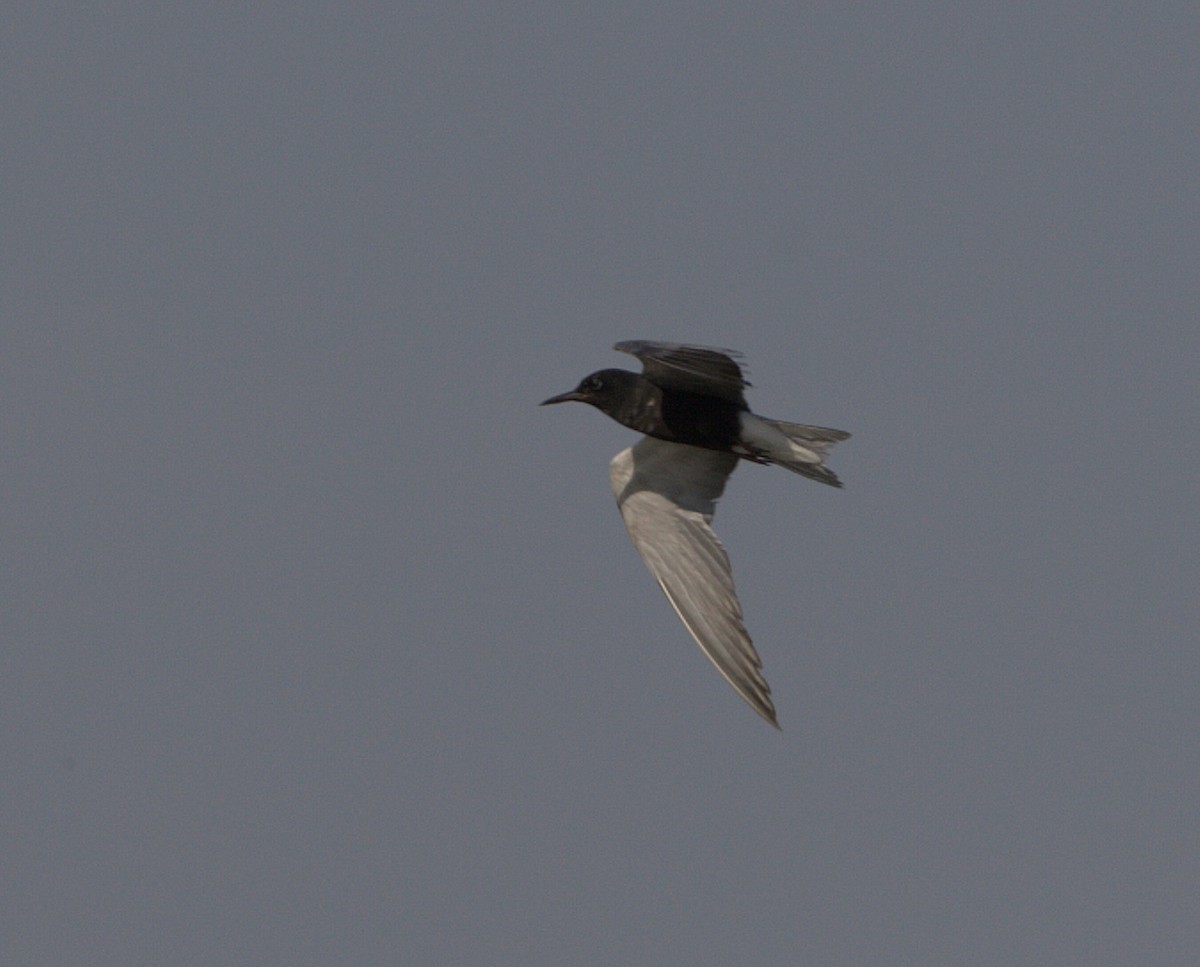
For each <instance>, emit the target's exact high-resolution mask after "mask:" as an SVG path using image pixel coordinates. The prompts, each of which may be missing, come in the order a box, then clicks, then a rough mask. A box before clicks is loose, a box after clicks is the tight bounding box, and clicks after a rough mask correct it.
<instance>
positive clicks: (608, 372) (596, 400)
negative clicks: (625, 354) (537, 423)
mask: <svg viewBox="0 0 1200 967" xmlns="http://www.w3.org/2000/svg"><path fill="white" fill-rule="evenodd" d="M641 380H642V377H641V376H639V375H638V374H637V373H630V372H627V371H626V370H623V369H602V370H600V371H599V372H595V373H592V375H590V376H585V377H584V378H583V379H582V380H581V381H580V383H579V385H578V386H576V387H575V388H574V389H573V390H571V391H570V392H569V393H559V394H558V396H551V397H550V399H548V400H543V401H542V403H541V405H542V406H547V405H549V404H550V403H566V402H569V401H571V400H575V401H577V402H579V403H590V404H591V405H592V406H594V407H596V409H598V410H600V411H601V412H604V413H607V414H609V415H610V416H611V415H612V414H614V413H615V412H617V410H618V409H619V408H620V407H621V404H622V403H624V402H625V401H626V400H627V399H628V398H629V396H630V394H631V393H633V392H634V390H635V388H636V387H637V386H638V384H639V383H640V382H641Z"/></svg>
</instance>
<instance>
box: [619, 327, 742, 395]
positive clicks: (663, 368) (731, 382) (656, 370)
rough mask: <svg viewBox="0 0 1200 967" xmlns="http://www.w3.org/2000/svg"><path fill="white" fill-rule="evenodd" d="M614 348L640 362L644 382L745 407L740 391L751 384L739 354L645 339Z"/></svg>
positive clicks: (727, 350)
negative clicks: (744, 374) (745, 375)
mask: <svg viewBox="0 0 1200 967" xmlns="http://www.w3.org/2000/svg"><path fill="white" fill-rule="evenodd" d="M613 349H616V350H618V351H620V352H623V353H629V354H630V355H631V356H636V357H637V358H638V359H640V360H641V361H642V373H643V374H644V375H645V377H646V379H648V380H650V382H652V383H654V384H655V385H656V386H660V387H662V388H663V389H676V390H682V391H684V392H686V393H701V394H704V395H706V396H716V397H719V398H721V399H726V400H732V401H733V402H735V403H741V404H743V405H745V402H746V399H745V396H744V395H743V392H742V391H743V390H744V389H745V388H746V387H747V386H749V385H750V384H749V383H747V382H746V380H745V378H744V377H743V375H742V369H741V367H740V366H739V365H738V363H737V360H738V359H740V358H741V357H740V354H738V353H736V352H734V351H733V350H732V349H711V348H709V347H707V346H685V345H683V344H682V343H675V342H650V341H648V340H645V339H631V340H628V341H627V342H619V343H617V344H616V345H615V346H613Z"/></svg>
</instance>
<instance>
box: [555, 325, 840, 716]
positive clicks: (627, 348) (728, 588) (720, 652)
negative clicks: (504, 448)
mask: <svg viewBox="0 0 1200 967" xmlns="http://www.w3.org/2000/svg"><path fill="white" fill-rule="evenodd" d="M613 348H614V349H616V350H619V351H620V352H623V353H629V354H630V355H632V356H636V357H637V358H638V359H639V360H641V363H642V372H641V374H640V375H639V374H638V373H631V372H628V371H626V370H623V369H602V370H600V371H599V372H595V373H592V374H591V375H590V376H586V377H584V379H583V381H582V382H580V384H579V385H578V386H576V387H575V389H573V390H571V391H570V392H569V393H560V394H559V395H558V396H552V397H550V399H548V400H545V401H543V403H542V404H541V405H542V406H546V405H547V404H549V403H565V402H567V401H569V400H576V401H578V402H580V403H590V404H591V405H592V406H594V407H596V409H598V410H600V411H601V412H602V413H606V414H607V415H608V416H610V417H612V418H613V419H614V420H616V421H617V422H618V423H621V424H624V425H625V426H627V427H629V428H630V429H631V430H637V431H638V432H639V433H644V434H645V436H644V437H643V438H642V439H641V440H639V441H638V442H637V443H635V444H634V445H633V446H632V447H630V448H629V449H627V450H622V451H621V452H620V453H618V454H617V455H616V456H615V457H613V459H612V462H611V463H610V464H609V478H610V480H611V483H612V489H613V493H614V494H615V495H616V498H617V507H618V508H619V509H620V511H621V517H622V519H623V520H624V521H625V529H626V530H627V531H629V536H630V538H632V540H633V544H634V546H635V547H636V548H637V550H638V553H639V554H640V555H641V556H642V560H643V561H645V562H646V566H647V567H648V568H649V569H650V573H651V574H653V575H654V579H655V580H656V581H657V582H658V586H659V587H660V588H662V590H663V593H664V594H665V595H666V596H667V600H668V601H670V602H671V606H672V607H673V608H674V609H675V613H676V614H677V615H679V619H680V620H681V621H682V622H683V624H684V627H686V628H687V630H688V632H689V633H690V634H691V636H692V637H693V638H694V639H695V640H696V644H698V645H699V646H700V649H701V650H702V651H703V652H704V654H705V655H706V656H707V657H708V660H709V661H711V662H712V663H713V665H714V666H715V667H716V669H717V671H719V672H720V673H721V675H722V676H723V677H724V679H725V680H726V681H727V682H729V684H730V685H732V686H733V687H734V689H736V691H737V693H738V694H739V695H741V696H742V698H744V699H745V700H746V701H747V702H748V703H749V705H750V707H751V708H753V709H754V711H756V712H757V713H758V714H759V715H761V716H762V717H763V718H764V719H766V720H767V721H768V722H770V723H771V724H772V725H773V726H775V728H779V722H778V720H777V718H776V716H775V706H774V704H773V703H772V702H771V689H770V686H768V685H767V680H766V679H765V678H763V675H762V660H761V659H760V658H759V657H758V652H757V651H755V650H754V644H753V643H752V642H751V640H750V635H749V634H747V633H746V627H745V625H744V624H743V623H742V606H741V604H740V603H739V602H738V599H737V593H736V591H735V590H734V586H733V573H732V571H731V569H730V566H729V557H728V555H727V554H726V553H725V548H724V547H722V546H721V542H720V541H719V540H718V539H717V535H716V534H714V533H713V531H712V528H711V527H710V526H709V525H710V524H711V523H712V517H713V513H714V511H715V510H716V501H717V498H718V497H720V496H721V494H722V493H723V492H724V490H725V483H726V481H728V479H729V475H730V474H732V473H733V471H734V468H735V467H736V466H737V463H738V460H739V459H740V460H749V461H752V462H753V463H761V464H775V465H777V466H780V467H786V468H787V469H788V470H791V471H792V472H794V473H798V474H801V475H802V476H805V477H808V478H810V479H811V480H819V481H820V482H821V483H824V484H829V485H830V486H832V487H840V486H841V485H842V483H841V481H840V480H838V478H837V475H836V474H835V473H834V472H833V471H832V470H830V469H829V468H828V467H826V466H825V456H826V453H827V452H828V450H829V448H830V447H832V446H833V445H834V444H835V443H837V442H839V441H841V440H845V439H846V438H847V437H849V436H850V434H849V433H847V432H845V431H844V430H833V429H830V428H828V427H823V426H808V425H806V424H804V423H785V422H783V421H782V420H768V419H767V418H766V417H762V416H757V415H755V414H754V413H751V412H750V408H749V407H748V406H747V405H746V398H745V395H744V390H745V389H746V388H747V387H748V386H749V385H750V384H749V383H748V382H746V380H745V378H744V377H743V375H742V369H741V367H740V366H739V365H738V362H737V360H738V359H740V358H741V356H740V355H739V354H738V353H736V352H734V351H733V350H730V349H711V348H708V347H706V346H687V345H683V344H681V343H668V342H649V341H646V340H641V339H638V340H631V341H628V342H619V343H617V344H616V345H615V346H614V347H613Z"/></svg>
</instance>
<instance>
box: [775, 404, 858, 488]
mask: <svg viewBox="0 0 1200 967" xmlns="http://www.w3.org/2000/svg"><path fill="white" fill-rule="evenodd" d="M759 419H761V420H762V421H763V422H764V423H767V424H769V425H771V426H772V427H774V428H775V429H776V430H778V431H779V432H780V433H782V434H783V435H784V436H785V437H787V439H788V443H789V444H790V447H789V451H790V452H788V453H781V452H780V450H779V448H775V447H773V448H772V449H771V451H770V452H769V454H768V456H769V459H770V461H771V463H775V464H778V465H779V466H781V467H786V468H787V469H788V470H791V471H792V472H793V473H798V474H800V475H801V476H803V477H808V478H809V479H810V480H819V481H820V482H821V483H823V484H829V486H831V487H840V486H841V485H842V482H841V481H840V480H838V477H837V474H836V473H834V472H833V471H832V470H830V469H829V468H828V467H827V466H825V462H824V461H825V456H826V455H827V454H828V453H829V448H830V447H832V446H833V445H834V444H835V443H839V442H841V441H842V440H845V439H847V438H848V437H849V436H850V434H849V433H847V432H846V431H845V430H834V429H831V428H830V427H827V426H809V425H808V424H807V423H785V422H784V421H783V420H768V419H766V418H765V417H759Z"/></svg>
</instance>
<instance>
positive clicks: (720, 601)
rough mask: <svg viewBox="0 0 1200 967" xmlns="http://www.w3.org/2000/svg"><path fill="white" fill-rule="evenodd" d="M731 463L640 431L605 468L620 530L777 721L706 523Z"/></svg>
mask: <svg viewBox="0 0 1200 967" xmlns="http://www.w3.org/2000/svg"><path fill="white" fill-rule="evenodd" d="M737 462H738V458H737V457H735V456H734V455H733V454H730V453H722V452H720V451H716V450H702V449H699V448H697V447H689V446H683V445H681V444H678V443H667V442H666V441H663V440H656V439H653V438H651V437H644V438H643V439H642V440H641V441H639V442H638V443H637V444H635V445H634V446H633V447H631V448H629V449H628V450H622V451H621V452H620V453H619V454H617V455H616V457H614V458H613V460H612V463H611V465H610V468H609V469H610V477H611V480H612V487H613V493H614V494H616V497H617V506H618V507H619V508H620V510H621V517H622V518H623V519H624V521H625V529H626V530H628V531H629V536H630V537H631V538H632V539H633V544H634V546H635V547H636V548H637V549H638V553H639V554H641V556H642V560H643V561H645V562H646V566H647V567H648V568H649V569H650V573H651V574H653V575H654V578H655V580H657V581H658V585H659V587H661V588H662V590H663V593H664V594H665V595H666V596H667V600H668V601H670V602H671V606H672V607H673V608H674V609H675V613H676V614H678V615H679V618H680V620H681V621H682V622H683V624H684V626H685V627H686V628H687V630H688V631H689V632H690V633H691V636H692V637H693V638H694V639H695V640H696V644H698V645H699V646H700V648H701V650H702V651H703V652H704V654H705V655H706V656H708V660H709V661H711V662H712V663H713V665H714V666H716V669H717V671H719V672H720V673H721V675H722V676H724V678H725V680H726V681H727V682H729V684H730V685H732V686H733V687H734V688H735V689H737V692H738V694H739V695H741V696H742V698H744V699H745V700H746V701H747V702H748V703H749V704H750V707H751V708H753V709H754V711H756V712H757V713H758V714H759V715H761V716H762V717H763V718H764V719H766V720H767V721H768V722H770V723H771V724H772V725H774V726H775V727H776V728H779V723H778V721H777V720H776V718H775V706H774V705H773V704H772V702H771V689H770V687H769V686H768V685H767V681H766V679H765V678H763V676H762V671H761V669H762V661H761V660H760V659H759V657H758V653H757V652H756V651H755V650H754V645H753V643H752V642H751V641H750V636H749V635H748V634H747V633H746V627H745V625H743V624H742V607H741V605H740V604H739V603H738V599H737V593H736V592H735V590H734V586H733V574H732V571H731V569H730V566H729V557H728V555H727V554H726V553H725V549H724V548H723V547H722V546H721V542H720V541H719V540H717V535H716V534H714V533H713V531H712V528H711V527H710V526H709V522H710V521H711V520H712V515H713V511H714V510H715V508H716V503H715V502H716V499H717V498H718V497H720V496H721V493H722V491H724V489H725V481H726V480H728V479H729V475H730V474H731V473H733V468H734V467H736V466H737Z"/></svg>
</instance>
